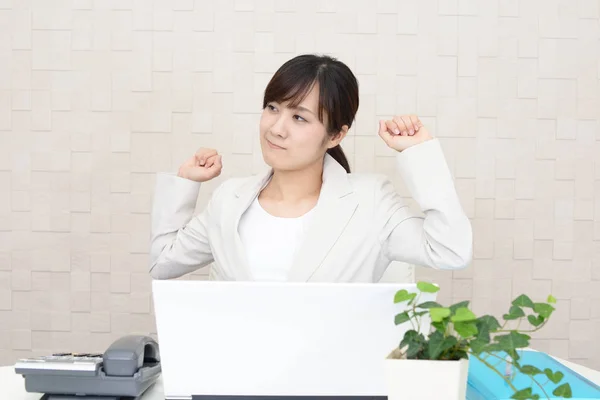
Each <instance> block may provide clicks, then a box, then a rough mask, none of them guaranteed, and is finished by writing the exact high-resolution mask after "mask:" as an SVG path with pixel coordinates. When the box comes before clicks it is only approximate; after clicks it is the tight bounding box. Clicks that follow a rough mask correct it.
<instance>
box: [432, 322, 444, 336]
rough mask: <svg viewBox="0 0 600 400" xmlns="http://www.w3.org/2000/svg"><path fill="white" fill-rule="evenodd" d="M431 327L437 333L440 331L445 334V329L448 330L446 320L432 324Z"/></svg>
mask: <svg viewBox="0 0 600 400" xmlns="http://www.w3.org/2000/svg"><path fill="white" fill-rule="evenodd" d="M431 325H432V326H433V327H434V328H435V329H436V330H438V331H440V332H441V333H444V332H446V329H447V328H448V320H445V321H440V322H432V323H431Z"/></svg>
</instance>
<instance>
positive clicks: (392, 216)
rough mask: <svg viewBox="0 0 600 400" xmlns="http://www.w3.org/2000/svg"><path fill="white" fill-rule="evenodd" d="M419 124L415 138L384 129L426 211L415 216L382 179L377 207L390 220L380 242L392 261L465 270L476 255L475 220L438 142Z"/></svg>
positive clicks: (406, 179) (414, 194)
mask: <svg viewBox="0 0 600 400" xmlns="http://www.w3.org/2000/svg"><path fill="white" fill-rule="evenodd" d="M416 121H417V122H416V123H415V124H414V125H413V126H414V128H413V129H414V130H413V132H414V133H413V134H412V135H408V134H407V135H404V136H402V135H394V136H391V135H393V134H394V133H393V131H392V133H389V132H388V131H386V132H381V130H382V129H383V127H382V129H380V135H382V137H383V138H384V140H385V141H386V143H388V145H390V147H392V145H393V146H395V147H398V149H399V150H398V151H399V154H398V155H397V167H398V171H399V173H400V175H401V177H402V178H403V180H404V183H405V186H406V187H407V189H408V191H409V193H410V194H411V196H412V197H413V198H414V199H415V201H416V202H417V203H418V204H419V206H420V208H421V210H422V211H423V213H424V217H422V216H419V215H416V214H413V213H411V211H410V210H409V208H408V207H407V206H406V205H405V204H404V203H403V201H402V199H401V198H400V196H399V195H398V194H397V192H396V191H395V189H394V187H393V186H392V184H391V182H390V181H389V180H387V179H385V180H382V181H381V182H380V186H379V187H378V188H377V189H376V190H377V191H378V196H380V199H381V200H380V202H379V209H380V211H381V212H382V213H383V215H385V216H386V218H387V221H386V223H385V225H384V229H383V231H382V233H381V238H380V240H381V244H382V249H383V252H384V255H385V256H386V258H388V259H389V260H390V261H403V262H408V263H411V264H417V265H422V266H429V267H432V268H436V269H460V268H464V267H466V266H468V264H469V263H470V262H471V259H472V253H473V233H472V228H471V222H470V221H469V219H468V217H467V216H466V215H465V213H464V210H463V208H462V206H461V204H460V200H459V198H458V194H457V193H456V189H455V186H454V182H453V179H452V175H451V173H450V170H449V168H448V165H447V163H446V159H445V157H444V154H443V151H442V148H441V146H440V142H439V141H438V140H437V139H433V138H431V136H430V135H429V133H428V132H427V131H426V129H425V128H424V127H423V125H422V124H420V122H419V121H418V119H417V120H416ZM407 125H408V124H407ZM415 128H418V129H415ZM392 129H393V128H392ZM400 130H402V127H401V128H400ZM408 132H410V129H407V133H408ZM386 135H388V136H386ZM418 135H422V136H421V137H419V136H418ZM395 140H397V141H395ZM407 144H408V145H407ZM404 146H406V147H404ZM392 148H394V147H392Z"/></svg>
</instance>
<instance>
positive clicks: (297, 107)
mask: <svg viewBox="0 0 600 400" xmlns="http://www.w3.org/2000/svg"><path fill="white" fill-rule="evenodd" d="M292 110H301V111H306V112H309V113H311V114H312V115H315V113H314V112H312V111H311V110H309V109H308V108H306V107H302V106H296V107H292Z"/></svg>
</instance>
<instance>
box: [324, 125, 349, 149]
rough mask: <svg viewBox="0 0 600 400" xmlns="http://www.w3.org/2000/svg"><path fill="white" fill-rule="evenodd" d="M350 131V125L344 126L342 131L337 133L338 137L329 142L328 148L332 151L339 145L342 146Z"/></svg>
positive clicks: (333, 137)
mask: <svg viewBox="0 0 600 400" xmlns="http://www.w3.org/2000/svg"><path fill="white" fill-rule="evenodd" d="M348 129H349V128H348V125H344V126H342V129H341V130H340V131H339V132H338V133H337V135H335V136H332V137H331V139H330V140H329V145H328V146H327V147H328V148H330V149H332V148H334V147H335V146H337V145H338V144H340V143H341V142H342V140H344V138H345V137H346V135H347V134H348Z"/></svg>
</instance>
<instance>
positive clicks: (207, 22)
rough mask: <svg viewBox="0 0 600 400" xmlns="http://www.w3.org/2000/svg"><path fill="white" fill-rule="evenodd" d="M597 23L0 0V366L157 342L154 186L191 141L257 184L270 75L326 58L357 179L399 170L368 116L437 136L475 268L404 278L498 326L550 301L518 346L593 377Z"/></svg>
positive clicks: (445, 10) (442, 4)
mask: <svg viewBox="0 0 600 400" xmlns="http://www.w3.org/2000/svg"><path fill="white" fill-rule="evenodd" d="M598 17H599V2H598V0H578V1H575V0H563V1H558V0H519V1H517V0H477V1H475V0H418V1H417V0H410V1H409V0H399V1H393V0H387V1H386V0H379V1H358V0H354V1H349V0H343V1H324V0H323V1H316V0H312V1H307V0H302V1H282V0H277V1H273V0H271V1H258V0H257V1H252V0H240V1H233V0H229V1H223V0H219V1H216V0H214V1H198V0H196V1H192V0H154V1H151V0H95V1H92V0H13V1H11V0H0V365H2V364H9V363H12V362H13V361H14V360H15V359H16V358H17V357H20V356H25V355H29V354H32V353H34V354H38V353H47V352H50V351H56V350H61V349H68V350H102V349H103V348H104V347H105V346H106V345H108V344H109V343H110V342H111V341H112V340H113V339H114V338H116V337H118V336H119V335H122V334H125V333H129V332H148V331H153V330H154V321H153V317H152V314H151V312H152V308H151V299H150V277H149V275H148V274H147V264H148V262H147V261H148V259H147V251H148V234H149V225H150V223H149V214H148V213H149V211H150V206H151V200H152V198H151V193H152V188H153V180H154V173H155V172H157V171H166V170H175V169H176V167H177V166H178V165H179V164H180V163H181V162H182V161H183V160H184V158H185V157H187V156H189V155H190V154H191V153H192V152H193V151H194V150H195V149H196V148H197V147H199V146H213V147H216V148H218V149H219V150H220V151H221V152H222V153H223V154H224V163H225V171H224V174H223V176H222V177H221V179H219V181H220V180H222V179H223V178H226V177H228V176H233V175H242V174H247V173H249V172H257V171H258V170H259V169H260V168H262V166H263V165H262V160H261V156H260V152H259V147H258V145H257V141H256V135H257V126H258V125H257V123H258V116H259V112H260V98H261V93H262V90H263V89H264V86H265V84H266V83H267V81H268V79H269V78H270V76H271V74H272V73H273V72H274V71H275V70H276V68H277V67H279V66H280V65H281V64H282V63H283V62H284V61H285V60H287V59H289V58H291V57H293V56H294V55H296V54H299V53H305V52H326V53H330V54H332V55H335V56H338V57H339V58H340V59H341V60H342V61H344V62H346V63H347V64H349V66H350V67H351V68H353V70H354V71H355V73H356V74H357V76H358V78H359V81H360V88H361V106H360V111H359V115H358V117H357V122H356V125H355V127H354V128H353V129H352V132H351V135H350V136H349V137H348V138H347V139H346V140H345V142H344V148H345V149H346V151H347V152H348V154H349V158H350V160H351V164H352V165H353V167H354V169H355V170H357V171H378V172H384V173H387V174H389V175H390V176H395V173H394V169H393V157H392V156H393V154H392V153H391V152H390V150H388V149H386V147H385V145H384V144H383V143H382V142H381V141H380V140H379V138H378V137H377V136H376V126H377V124H376V121H377V119H378V118H380V117H389V116H390V115H392V114H396V113H407V112H413V111H414V112H417V113H418V114H419V115H420V116H421V117H422V119H423V120H424V121H425V122H427V123H428V124H429V125H430V126H431V127H432V128H433V131H434V132H435V134H436V135H437V136H438V137H440V138H441V140H442V141H443V145H444V148H445V150H446V154H447V157H448V161H449V163H450V166H451V168H452V170H453V172H454V174H455V176H456V185H457V187H458V190H459V192H460V197H461V199H462V202H463V204H464V207H465V208H466V211H467V213H468V215H469V217H470V218H471V219H472V221H473V225H474V230H475V260H474V262H473V265H472V267H471V268H469V269H468V270H465V271H460V272H456V273H453V274H452V273H443V274H439V273H435V274H434V273H432V272H431V271H427V270H419V271H418V272H417V277H418V278H430V279H435V280H437V281H438V282H439V283H440V284H442V286H443V292H442V294H441V297H442V300H448V301H449V300H462V299H472V301H473V306H474V308H475V309H476V310H477V311H479V312H492V313H495V314H496V315H498V314H500V313H502V312H504V311H506V310H507V308H508V307H507V305H508V302H509V300H510V299H511V298H512V297H513V296H516V295H518V294H520V293H522V292H528V293H530V294H531V295H532V296H533V297H535V298H536V299H545V297H546V295H547V294H549V293H550V292H552V293H554V295H555V296H556V297H557V298H558V308H559V309H558V311H557V313H556V315H555V317H554V321H553V322H552V323H551V324H550V326H548V327H547V329H545V332H544V333H543V334H541V335H539V336H538V337H537V339H536V341H535V346H536V347H537V348H539V349H542V350H547V351H550V352H551V353H553V354H555V355H558V356H562V357H565V358H568V359H571V360H574V361H577V362H580V363H582V364H586V365H589V366H593V367H595V368H598V369H600V345H598V332H599V331H600V161H599V160H600V129H599V123H598V119H599V114H600V100H599V96H600V93H599V78H600V68H599V63H598V58H599V56H600V47H599V38H600V35H599V29H600V24H599V20H598ZM395 182H396V183H397V185H398V190H400V191H404V188H403V187H402V182H400V181H399V180H398V179H395ZM217 183H218V182H213V183H211V184H210V185H208V186H207V188H205V190H203V191H202V195H201V196H200V198H199V205H201V206H202V205H203V204H205V202H206V200H207V198H208V196H209V195H210V192H211V190H212V189H213V188H214V187H215V185H216V184H217ZM204 274H206V272H204ZM204 276H205V275H204ZM199 277H200V278H203V275H202V274H200V275H199Z"/></svg>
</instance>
